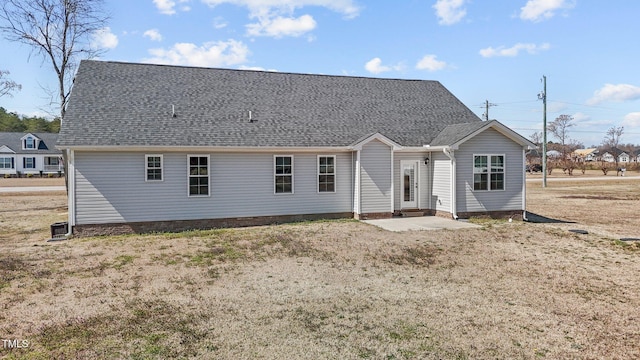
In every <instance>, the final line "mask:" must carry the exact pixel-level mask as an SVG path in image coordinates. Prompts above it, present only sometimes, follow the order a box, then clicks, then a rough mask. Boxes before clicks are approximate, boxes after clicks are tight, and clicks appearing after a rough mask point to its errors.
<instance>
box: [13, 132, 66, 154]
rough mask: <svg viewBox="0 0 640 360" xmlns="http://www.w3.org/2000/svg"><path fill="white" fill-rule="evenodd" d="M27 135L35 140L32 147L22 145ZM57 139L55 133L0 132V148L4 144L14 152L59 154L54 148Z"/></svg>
mask: <svg viewBox="0 0 640 360" xmlns="http://www.w3.org/2000/svg"><path fill="white" fill-rule="evenodd" d="M29 136H31V137H32V138H33V139H34V141H35V144H34V146H35V148H33V149H26V148H25V147H24V140H25V139H27V138H28V137H29ZM57 140H58V134H56V133H21V132H0V149H2V148H3V146H4V147H6V148H7V149H9V150H10V151H11V152H12V153H15V154H60V150H57V149H56V148H55V144H56V141H57ZM0 151H1V150H0Z"/></svg>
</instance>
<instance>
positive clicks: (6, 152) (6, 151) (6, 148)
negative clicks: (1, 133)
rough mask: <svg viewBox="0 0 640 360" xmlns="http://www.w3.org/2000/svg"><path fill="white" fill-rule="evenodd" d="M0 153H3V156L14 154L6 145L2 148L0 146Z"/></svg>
mask: <svg viewBox="0 0 640 360" xmlns="http://www.w3.org/2000/svg"><path fill="white" fill-rule="evenodd" d="M0 153H3V154H15V153H16V152H15V151H13V150H12V149H11V148H10V147H8V146H7V145H2V146H0Z"/></svg>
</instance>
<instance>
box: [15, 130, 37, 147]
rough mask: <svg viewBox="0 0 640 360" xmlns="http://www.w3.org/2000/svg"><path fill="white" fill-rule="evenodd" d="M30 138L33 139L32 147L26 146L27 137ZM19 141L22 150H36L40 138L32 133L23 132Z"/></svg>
mask: <svg viewBox="0 0 640 360" xmlns="http://www.w3.org/2000/svg"><path fill="white" fill-rule="evenodd" d="M29 137H30V138H32V139H33V147H32V148H28V147H27V146H26V145H27V142H26V140H27V138H29ZM20 143H21V145H22V150H38V146H39V145H40V138H39V137H37V136H35V135H33V134H32V133H27V134H24V136H22V137H21V138H20Z"/></svg>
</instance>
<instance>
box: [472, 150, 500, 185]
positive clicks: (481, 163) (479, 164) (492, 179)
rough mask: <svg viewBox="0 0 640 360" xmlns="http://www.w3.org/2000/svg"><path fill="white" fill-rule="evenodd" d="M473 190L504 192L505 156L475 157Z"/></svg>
mask: <svg viewBox="0 0 640 360" xmlns="http://www.w3.org/2000/svg"><path fill="white" fill-rule="evenodd" d="M473 190H489V191H491V190H504V155H473Z"/></svg>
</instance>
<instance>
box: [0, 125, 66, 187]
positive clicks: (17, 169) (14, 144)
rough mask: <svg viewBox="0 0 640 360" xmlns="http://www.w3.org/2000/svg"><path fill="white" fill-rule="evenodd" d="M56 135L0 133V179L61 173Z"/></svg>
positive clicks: (59, 152)
mask: <svg viewBox="0 0 640 360" xmlns="http://www.w3.org/2000/svg"><path fill="white" fill-rule="evenodd" d="M57 139H58V134H52V133H19V132H0V176H22V175H40V174H43V175H44V174H60V173H62V172H63V170H64V167H63V163H62V151H60V150H58V149H56V148H55V144H56V141H57Z"/></svg>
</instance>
